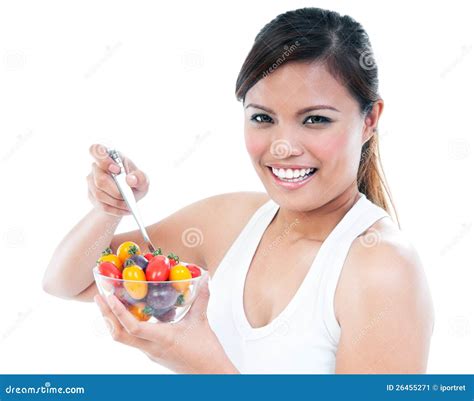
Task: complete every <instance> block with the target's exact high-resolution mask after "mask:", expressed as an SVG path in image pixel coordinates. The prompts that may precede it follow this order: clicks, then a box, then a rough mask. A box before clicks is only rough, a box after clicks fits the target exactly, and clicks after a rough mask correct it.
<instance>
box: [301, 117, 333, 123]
mask: <svg viewBox="0 0 474 401" xmlns="http://www.w3.org/2000/svg"><path fill="white" fill-rule="evenodd" d="M310 119H311V120H312V121H311V123H312V124H326V123H330V122H331V120H330V119H329V118H327V117H323V116H309V117H308V118H307V119H306V120H305V122H306V121H308V120H310Z"/></svg>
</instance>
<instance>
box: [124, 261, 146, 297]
mask: <svg viewBox="0 0 474 401" xmlns="http://www.w3.org/2000/svg"><path fill="white" fill-rule="evenodd" d="M122 276H123V279H124V280H133V281H126V282H124V284H123V286H124V287H125V289H126V290H127V292H128V294H129V295H130V296H131V297H132V298H133V299H143V298H145V297H146V294H147V293H148V284H147V283H143V282H141V281H145V280H146V277H145V273H144V272H143V270H142V269H141V268H140V267H139V266H137V265H131V266H128V267H126V268H125V269H123V272H122Z"/></svg>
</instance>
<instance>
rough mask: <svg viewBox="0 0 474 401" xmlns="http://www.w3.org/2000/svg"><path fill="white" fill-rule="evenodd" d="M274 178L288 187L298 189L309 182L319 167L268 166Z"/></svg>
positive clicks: (279, 183)
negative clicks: (288, 167)
mask: <svg viewBox="0 0 474 401" xmlns="http://www.w3.org/2000/svg"><path fill="white" fill-rule="evenodd" d="M266 169H267V170H268V172H269V174H270V175H271V176H272V180H273V181H274V182H275V183H276V184H277V185H279V186H282V187H283V188H286V189H298V188H301V187H302V186H303V185H305V184H307V183H308V182H309V181H311V179H312V178H313V177H314V176H315V175H316V173H317V171H318V169H317V168H306V169H283V168H276V167H270V166H267V168H266Z"/></svg>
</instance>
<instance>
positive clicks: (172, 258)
mask: <svg viewBox="0 0 474 401" xmlns="http://www.w3.org/2000/svg"><path fill="white" fill-rule="evenodd" d="M168 259H169V261H170V267H173V266H176V265H177V264H178V263H179V256H178V255H175V254H174V253H173V252H171V253H170V254H169V255H168Z"/></svg>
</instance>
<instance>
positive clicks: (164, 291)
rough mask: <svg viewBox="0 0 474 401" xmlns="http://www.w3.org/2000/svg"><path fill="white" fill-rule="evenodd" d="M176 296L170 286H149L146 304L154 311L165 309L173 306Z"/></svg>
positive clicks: (161, 284) (160, 284)
mask: <svg viewBox="0 0 474 401" xmlns="http://www.w3.org/2000/svg"><path fill="white" fill-rule="evenodd" d="M178 295H179V294H178V292H177V291H176V290H175V289H174V288H173V286H171V285H170V284H167V283H157V284H150V285H149V287H148V295H147V296H146V303H147V305H148V306H150V307H152V308H153V309H154V310H160V309H166V308H169V307H170V306H172V305H174V304H175V302H176V300H177V299H178Z"/></svg>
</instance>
